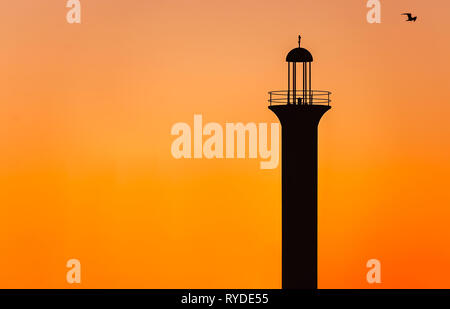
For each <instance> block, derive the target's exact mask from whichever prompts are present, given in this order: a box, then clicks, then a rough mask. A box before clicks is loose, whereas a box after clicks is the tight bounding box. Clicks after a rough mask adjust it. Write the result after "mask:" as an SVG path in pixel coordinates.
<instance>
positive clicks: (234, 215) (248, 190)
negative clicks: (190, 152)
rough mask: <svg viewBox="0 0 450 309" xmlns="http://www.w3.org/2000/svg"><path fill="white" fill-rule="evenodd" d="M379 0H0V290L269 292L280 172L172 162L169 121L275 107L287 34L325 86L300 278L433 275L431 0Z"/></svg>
mask: <svg viewBox="0 0 450 309" xmlns="http://www.w3.org/2000/svg"><path fill="white" fill-rule="evenodd" d="M381 3H382V23H381V24H378V25H373V24H368V23H367V22H366V18H365V15H366V13H367V11H368V9H367V8H366V5H365V4H366V1H365V0H348V1H345V5H344V1H332V0H317V1H306V0H303V1H302V0H295V1H293V0H292V1H291V0H289V1H260V0H259V1H257V0H245V1H237V0H230V1H218V0H208V1H205V0H203V1H199V0H189V1H187V0H185V1H181V0H178V1H173V0H153V1H144V0H129V1H107V0H96V1H89V0H81V4H82V24H81V25H70V24H68V23H67V22H66V20H65V14H66V12H67V11H68V9H66V8H65V1H63V0H59V1H56V0H40V1H32V0H15V1H5V0H2V1H1V4H2V5H1V8H0V20H1V25H2V27H0V37H2V48H1V49H0V68H1V70H2V73H3V74H0V102H1V103H0V206H1V208H0V209H1V216H0V252H1V254H0V287H1V288H67V287H83V288H279V287H281V242H280V240H281V181H280V180H281V179H280V177H281V174H280V169H279V168H278V169H275V170H261V169H259V160H238V159H234V160H207V159H203V160H175V159H174V158H173V157H172V156H171V153H170V145H171V143H172V141H173V140H174V137H173V136H171V135H170V128H171V126H172V125H173V124H174V123H176V122H187V123H190V124H192V121H193V115H194V114H195V113H198V114H202V115H203V120H204V122H210V121H214V122H218V123H221V124H224V123H225V122H239V121H242V122H256V123H259V122H277V119H276V117H275V115H274V114H273V113H272V112H270V111H269V110H268V109H267V107H266V105H267V103H266V100H267V91H270V90H279V89H283V88H286V74H287V72H286V69H287V68H286V64H285V62H284V58H285V55H286V53H287V52H288V51H289V50H290V49H291V48H294V47H296V41H297V35H298V33H301V34H302V37H303V39H302V45H303V46H304V47H306V48H308V49H309V50H310V51H311V53H312V54H313V56H314V60H315V62H314V64H313V88H315V89H321V90H329V91H332V92H333V96H332V99H333V102H332V105H333V108H332V110H331V111H330V112H328V113H327V114H326V115H325V117H324V118H323V120H322V123H321V125H320V141H319V146H320V155H319V164H320V165H319V287H320V288H374V287H375V288H376V287H382V288H450V269H449V266H448V261H449V260H450V246H449V245H448V244H449V243H450V227H449V225H448V221H449V218H450V208H449V206H450V190H449V189H448V187H449V184H450V182H449V180H448V176H449V173H450V161H449V160H448V158H450V125H449V122H448V119H449V114H450V106H449V105H448V102H449V100H448V97H447V96H448V95H447V89H448V88H449V77H448V76H449V73H450V62H449V60H448V55H449V54H450V41H449V40H448V37H449V35H450V33H449V32H450V30H449V29H450V20H449V19H448V18H447V15H448V11H449V9H450V4H449V3H448V1H444V0H436V1H431V2H430V1H428V2H427V1H419V0H408V1H406V0H396V1H392V0H391V1H388V0H384V1H383V0H382V1H381ZM407 11H412V12H413V13H415V14H417V15H418V16H419V18H418V21H417V22H416V23H414V24H413V23H406V22H404V17H403V16H400V13H403V12H407ZM71 258H77V259H79V260H80V262H81V265H82V284H81V285H78V286H73V285H72V286H71V285H68V284H67V283H66V281H65V278H66V277H65V274H66V271H67V268H66V267H65V264H66V261H67V260H69V259H71ZM371 258H376V259H379V260H380V261H381V267H382V281H383V283H382V284H380V285H377V286H372V285H368V284H367V283H366V280H365V278H366V272H367V269H366V267H365V264H366V262H367V260H369V259H371Z"/></svg>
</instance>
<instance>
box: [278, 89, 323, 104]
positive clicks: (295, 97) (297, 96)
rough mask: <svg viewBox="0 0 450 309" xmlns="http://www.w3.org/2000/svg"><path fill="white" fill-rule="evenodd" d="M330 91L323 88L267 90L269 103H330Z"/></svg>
mask: <svg viewBox="0 0 450 309" xmlns="http://www.w3.org/2000/svg"><path fill="white" fill-rule="evenodd" d="M330 95H331V92H329V91H324V90H305V91H303V90H297V91H295V93H294V91H292V90H291V91H288V90H278V91H271V92H269V96H270V97H269V103H270V105H271V106H272V105H287V104H296V105H328V106H329V105H330V102H331V100H330Z"/></svg>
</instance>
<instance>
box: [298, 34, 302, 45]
mask: <svg viewBox="0 0 450 309" xmlns="http://www.w3.org/2000/svg"><path fill="white" fill-rule="evenodd" d="M301 40H302V36H301V35H300V34H299V35H298V47H300V41H301Z"/></svg>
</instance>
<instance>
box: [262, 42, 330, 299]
mask: <svg viewBox="0 0 450 309" xmlns="http://www.w3.org/2000/svg"><path fill="white" fill-rule="evenodd" d="M286 62H287V64H288V78H287V82H288V87H287V90H279V91H271V92H269V103H270V106H269V109H270V110H271V111H273V112H274V113H275V114H276V116H277V117H278V119H279V120H280V123H281V128H282V150H281V151H282V155H281V165H282V167H281V173H282V181H281V182H282V288H283V289H307V290H315V289H317V219H318V218H317V130H318V125H319V122H320V119H321V118H322V116H323V115H324V114H325V113H326V112H327V111H328V110H329V109H330V108H331V107H330V94H331V93H330V92H329V91H324V90H312V87H311V78H312V74H311V64H312V62H313V56H312V55H311V53H310V52H309V51H308V50H307V49H305V48H302V47H301V36H299V37H298V47H297V48H294V49H293V50H291V51H290V52H289V53H288V54H287V56H286ZM297 70H298V71H299V72H297ZM300 73H301V74H300ZM297 80H299V81H301V86H300V84H299V85H298V83H297ZM297 86H300V87H301V88H297Z"/></svg>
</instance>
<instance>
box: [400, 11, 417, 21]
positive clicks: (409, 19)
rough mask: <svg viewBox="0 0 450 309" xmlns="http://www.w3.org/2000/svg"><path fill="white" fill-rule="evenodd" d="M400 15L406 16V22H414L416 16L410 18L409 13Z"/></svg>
mask: <svg viewBox="0 0 450 309" xmlns="http://www.w3.org/2000/svg"><path fill="white" fill-rule="evenodd" d="M402 15H406V16H408V19H407V20H406V21H413V22H416V19H417V16H414V17H412V15H411V13H403V14H402Z"/></svg>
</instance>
